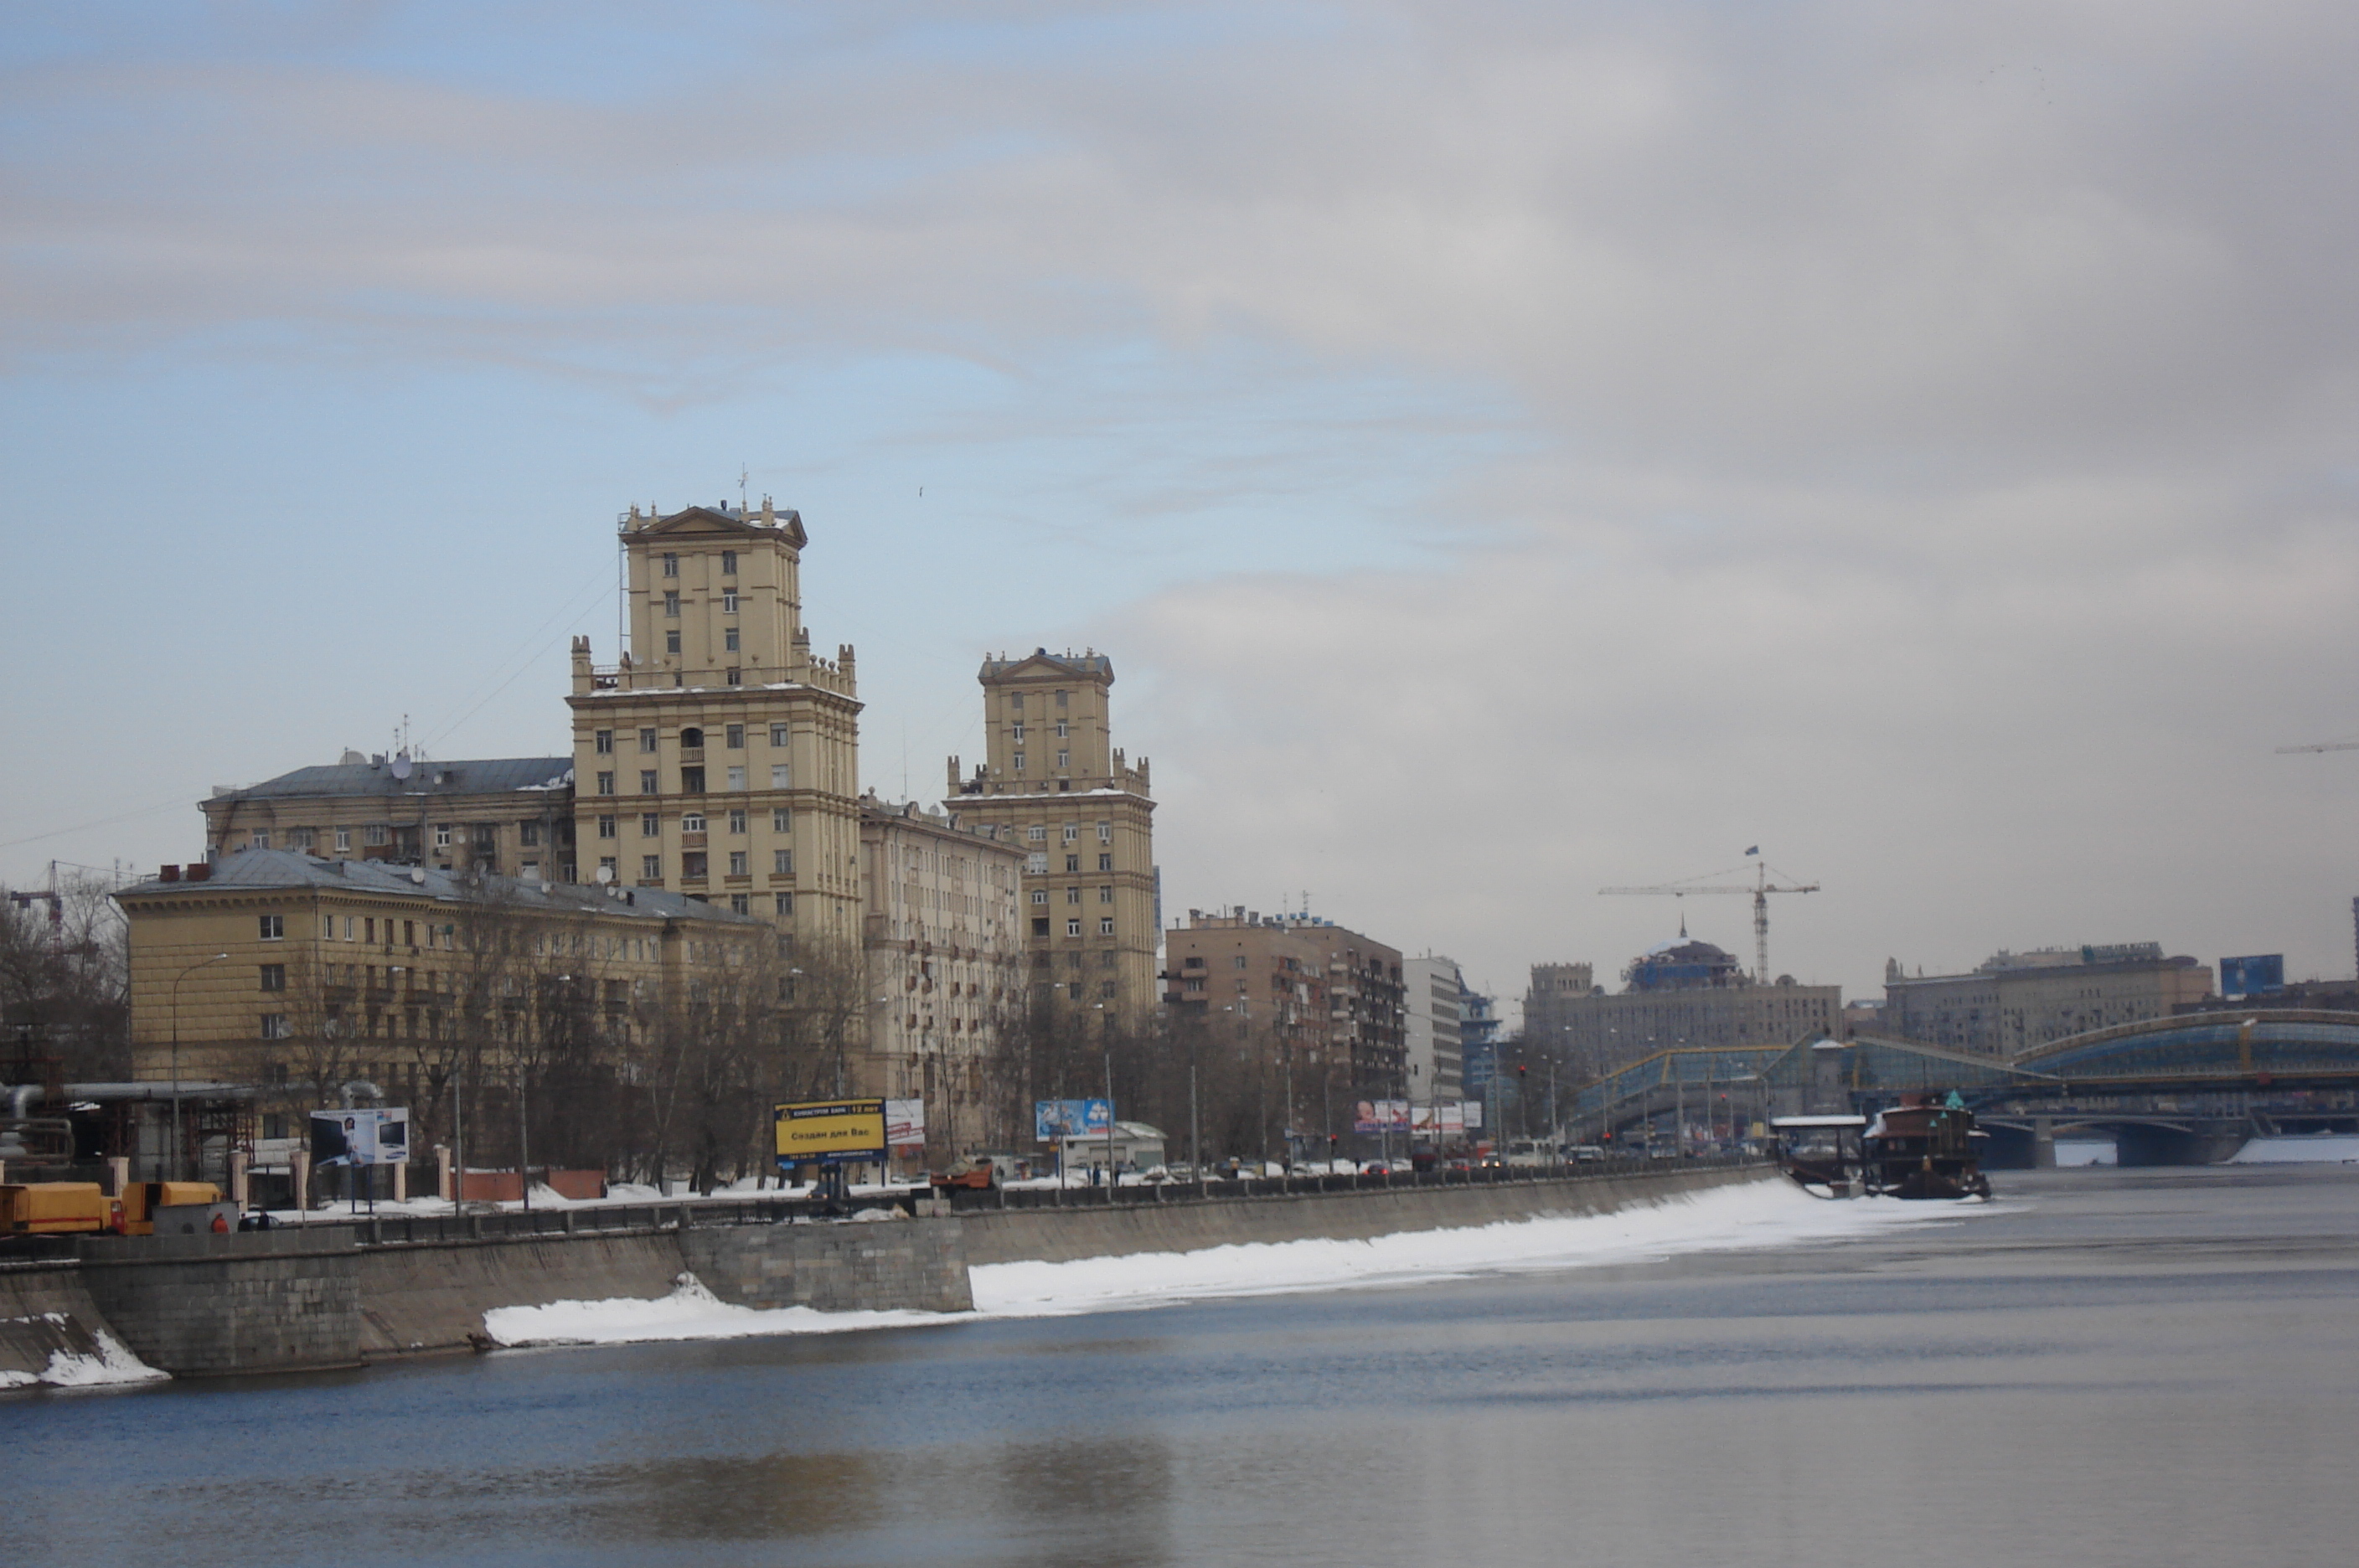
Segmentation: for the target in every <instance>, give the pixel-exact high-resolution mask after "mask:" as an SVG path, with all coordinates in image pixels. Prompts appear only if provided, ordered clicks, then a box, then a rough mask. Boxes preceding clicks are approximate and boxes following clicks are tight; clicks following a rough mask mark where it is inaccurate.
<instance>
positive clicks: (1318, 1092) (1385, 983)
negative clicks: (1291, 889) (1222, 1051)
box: [1164, 905, 1408, 1127]
mask: <svg viewBox="0 0 2359 1568" xmlns="http://www.w3.org/2000/svg"><path fill="white" fill-rule="evenodd" d="M1164 950H1165V955H1166V958H1167V960H1168V962H1169V982H1168V984H1169V990H1168V991H1167V992H1166V993H1165V997H1166V1000H1168V1001H1169V1003H1170V1004H1171V1005H1172V1006H1173V1007H1179V1008H1182V1009H1185V1010H1187V1011H1190V1012H1193V1013H1196V1014H1198V1015H1199V1016H1201V1018H1203V1019H1204V1020H1205V1022H1206V1023H1207V1024H1208V1025H1210V1026H1211V1027H1212V1028H1213V1029H1216V1030H1221V1029H1223V1026H1225V1032H1226V1033H1228V1034H1229V1035H1231V1036H1232V1037H1233V1038H1234V1039H1235V1040H1238V1041H1239V1042H1240V1043H1241V1044H1245V1045H1247V1046H1249V1047H1251V1048H1254V1049H1258V1050H1263V1051H1267V1052H1269V1054H1270V1058H1271V1060H1272V1061H1273V1062H1276V1063H1277V1065H1278V1066H1279V1067H1281V1068H1282V1069H1284V1070H1285V1071H1286V1072H1287V1073H1288V1084H1289V1085H1290V1088H1291V1091H1292V1092H1291V1093H1290V1094H1289V1098H1288V1105H1289V1107H1290V1111H1291V1115H1290V1116H1289V1121H1288V1125H1289V1126H1293V1127H1303V1126H1314V1127H1324V1126H1326V1125H1327V1117H1326V1114H1325V1110H1324V1107H1326V1106H1331V1105H1332V1103H1333V1102H1334V1100H1335V1099H1336V1098H1337V1097H1338V1096H1343V1097H1353V1098H1367V1097H1376V1098H1386V1099H1405V1098H1408V1093H1407V1089H1408V1051H1407V1022H1408V1018H1407V1011H1408V1009H1407V1006H1406V997H1407V990H1406V985H1405V973H1404V970H1403V966H1402V962H1401V955H1400V952H1399V950H1398V949H1397V948H1392V947H1387V946H1386V945H1385V944H1384V943H1383V942H1377V941H1375V940H1374V939H1373V938H1370V937H1365V936H1363V935H1361V934H1360V933H1359V932H1357V931H1351V930H1349V929H1347V928H1345V927H1343V926H1339V925H1336V924H1334V923H1333V922H1332V921H1330V920H1314V919H1312V918H1310V917H1308V916H1301V915H1270V916H1266V917H1265V916H1263V915H1262V914H1261V913H1260V912H1259V911H1258V910H1250V909H1245V907H1244V906H1243V905H1238V906H1236V907H1234V908H1233V909H1219V910H1213V911H1211V912H1209V913H1208V912H1207V911H1205V910H1202V909H1190V910H1189V911H1188V923H1187V924H1186V925H1184V926H1174V927H1173V928H1172V929H1171V930H1170V931H1168V932H1166V933H1165V935H1164ZM1312 1104H1319V1105H1321V1106H1322V1114H1321V1117H1320V1118H1319V1119H1318V1120H1316V1121H1312V1122H1308V1123H1306V1122H1304V1121H1302V1120H1301V1119H1299V1118H1300V1117H1301V1116H1303V1115H1304V1114H1305V1111H1304V1107H1306V1106H1308V1105H1312Z"/></svg>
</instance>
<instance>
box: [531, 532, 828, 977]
mask: <svg viewBox="0 0 2359 1568" xmlns="http://www.w3.org/2000/svg"><path fill="white" fill-rule="evenodd" d="M621 534H622V544H623V550H624V555H625V581H626V583H627V585H628V596H629V612H628V619H629V626H630V646H629V648H626V649H625V650H622V652H621V655H620V657H619V659H617V661H616V662H615V663H614V664H612V665H599V664H594V663H592V654H591V647H590V639H589V638H587V637H577V638H575V639H574V643H573V692H572V695H571V696H570V697H569V698H567V702H568V704H569V705H570V706H571V708H572V710H573V774H574V786H575V798H574V813H575V818H574V820H575V829H574V833H575V840H576V850H577V855H578V859H579V864H580V870H581V874H582V878H583V879H584V880H590V881H604V882H607V883H610V884H614V885H619V886H623V887H643V888H648V889H664V890H667V891H672V892H679V893H685V894H687V895H689V896H690V897H691V898H705V899H709V900H711V901H712V902H714V903H717V904H720V905H723V907H725V908H727V909H731V910H734V911H735V912H738V913H741V914H744V913H751V914H756V915H759V916H761V917H762V918H764V919H766V920H771V921H772V922H774V923H775V924H777V926H779V927H780V928H781V929H783V930H785V931H788V932H791V933H793V934H795V935H796V936H797V937H798V939H799V940H800V941H801V942H805V943H810V942H815V941H822V940H824V941H828V942H843V943H844V944H846V945H847V947H849V946H851V945H853V944H856V943H857V942H858V941H859V939H860V877H859V858H858V851H859V842H860V808H859V800H858V796H859V783H858V779H859V761H860V758H859V715H860V702H859V700H858V697H857V694H856V693H857V686H856V681H855V680H854V670H853V651H852V649H851V648H850V647H849V646H846V647H843V648H840V649H839V650H838V653H837V658H836V659H834V660H832V661H830V660H828V659H821V658H820V657H818V656H817V655H815V654H813V653H812V652H811V648H810V633H809V631H808V630H806V629H805V627H804V626H803V624H802V595H801V588H800V582H799V573H800V570H801V561H802V556H801V551H802V548H803V546H804V545H805V544H806V543H808V542H809V540H808V536H807V535H806V534H805V533H804V531H803V526H802V520H801V518H800V517H799V516H798V515H797V514H795V513H793V512H790V511H787V512H782V511H778V510H777V509H775V508H774V507H773V506H772V505H771V503H770V502H769V501H768V500H767V499H765V500H764V501H763V502H762V504H761V506H760V507H759V508H748V509H745V510H742V511H741V510H739V509H736V508H727V507H708V506H690V507H689V508H687V509H686V510H684V511H679V512H673V513H669V514H666V515H658V514H656V513H654V512H641V511H640V510H639V509H638V508H637V507H636V506H634V507H632V508H631V510H630V511H629V513H627V514H626V515H625V517H623V519H622V524H621Z"/></svg>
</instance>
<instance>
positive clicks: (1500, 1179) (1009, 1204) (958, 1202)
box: [949, 1154, 1769, 1214]
mask: <svg viewBox="0 0 2359 1568" xmlns="http://www.w3.org/2000/svg"><path fill="white" fill-rule="evenodd" d="M1768 1163H1769V1161H1767V1160H1764V1159H1762V1158H1760V1157H1759V1156H1757V1155H1750V1154H1715V1155H1701V1156H1689V1157H1686V1158H1683V1159H1678V1160H1650V1159H1644V1158H1613V1159H1607V1160H1588V1161H1584V1162H1581V1163H1577V1164H1576V1163H1572V1162H1570V1161H1567V1162H1563V1163H1559V1164H1554V1165H1548V1166H1540V1167H1535V1168H1517V1169H1515V1170H1504V1169H1493V1170H1481V1171H1473V1170H1470V1171H1448V1170H1439V1171H1360V1172H1358V1173H1356V1174H1353V1175H1343V1176H1247V1177H1243V1178H1240V1179H1238V1180H1235V1181H1164V1182H1157V1183H1145V1182H1142V1183H1140V1184H1139V1185H1136V1186H1131V1187H1116V1188H1111V1189H1109V1188H1105V1187H1065V1188H1057V1187H1048V1188H1030V1187H1023V1188H1014V1189H1010V1188H1005V1187H1002V1188H996V1189H994V1190H993V1191H991V1192H978V1191H975V1190H973V1189H953V1190H952V1191H951V1193H950V1194H949V1195H950V1199H951V1212H952V1213H954V1214H967V1213H971V1212H973V1211H975V1210H979V1209H1060V1208H1066V1209H1070V1208H1084V1207H1087V1208H1105V1207H1108V1206H1111V1205H1113V1204H1121V1205H1123V1206H1125V1207H1138V1206H1148V1207H1151V1206H1153V1205H1155V1204H1158V1203H1199V1202H1212V1203H1219V1202H1236V1201H1240V1200H1245V1199H1255V1198H1288V1197H1302V1196H1307V1195H1310V1194H1314V1193H1320V1192H1405V1191H1408V1190H1410V1189H1413V1188H1432V1187H1495V1186H1517V1185H1522V1186H1532V1185H1537V1184H1538V1183H1541V1182H1552V1181H1596V1180H1598V1179H1600V1178H1602V1177H1608V1176H1636V1175H1646V1174H1647V1173H1650V1172H1654V1173H1663V1174H1668V1173H1669V1172H1671V1171H1705V1170H1722V1169H1728V1168H1733V1167H1737V1166H1746V1165H1767V1164H1768Z"/></svg>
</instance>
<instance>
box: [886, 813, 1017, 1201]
mask: <svg viewBox="0 0 2359 1568" xmlns="http://www.w3.org/2000/svg"><path fill="white" fill-rule="evenodd" d="M860 867H861V871H860V881H861V902H862V906H863V908H864V910H865V911H866V913H865V917H864V920H865V928H866V936H865V944H864V945H865V948H866V954H867V966H866V974H867V984H868V987H869V992H870V996H871V997H872V1001H871V1004H870V1005H871V1006H872V1007H874V1009H875V1016H874V1018H872V1019H871V1022H870V1026H869V1029H868V1031H867V1040H866V1050H865V1051H864V1054H863V1056H862V1059H861V1066H860V1071H859V1072H858V1073H857V1074H856V1082H855V1083H854V1085H853V1088H854V1090H855V1091H856V1092H858V1093H861V1094H875V1095H879V1096H889V1097H891V1098H895V1099H919V1100H923V1101H924V1102H925V1106H926V1147H927V1158H928V1160H929V1162H931V1163H933V1164H936V1165H937V1166H939V1165H940V1163H942V1162H943V1161H944V1160H948V1159H951V1158H954V1157H955V1156H957V1155H958V1154H961V1153H963V1152H967V1151H969V1150H972V1149H979V1148H1006V1147H1007V1146H1008V1142H1009V1139H1010V1138H1011V1137H1012V1134H1013V1129H1011V1128H1010V1127H1006V1126H1003V1125H1001V1124H1002V1123H1004V1122H1005V1121H1006V1115H1005V1112H1006V1109H1007V1105H1008V1101H1007V1095H1006V1084H1005V1083H1001V1082H999V1081H998V1080H999V1079H1000V1078H1001V1077H1002V1076H1004V1074H1005V1071H1006V1051H1005V1047H1006V1029H1007V1025H1008V1022H1009V1020H1010V1019H1011V1018H1013V1017H1014V1016H1015V1015H1016V1013H1017V1012H1019V1011H1020V1010H1021V1004H1022V999H1023V986H1024V985H1025V974H1026V962H1025V943H1024V937H1023V934H1022V930H1023V928H1022V924H1021V921H1022V918H1023V917H1022V914H1021V909H1022V900H1023V881H1024V877H1023V873H1024V855H1023V852H1022V851H1021V850H1019V849H1017V848H1016V845H1014V844H1008V843H1006V842H1004V841H1001V840H998V839H996V838H995V837H993V836H991V835H989V834H987V833H984V832H983V831H981V830H980V829H978V828H976V827H975V826H973V824H970V823H966V822H961V821H959V820H958V819H957V818H955V817H952V816H951V815H949V814H948V813H946V812H938V811H926V810H924V809H923V808H922V807H920V806H919V805H918V804H916V803H915V802H914V801H912V802H908V803H904V804H887V803H886V802H884V801H881V800H876V799H875V798H874V797H870V798H868V799H864V800H862V802H861V811H860Z"/></svg>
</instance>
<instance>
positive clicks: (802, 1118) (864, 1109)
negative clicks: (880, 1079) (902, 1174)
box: [771, 1100, 888, 1165]
mask: <svg viewBox="0 0 2359 1568" xmlns="http://www.w3.org/2000/svg"><path fill="white" fill-rule="evenodd" d="M771 1116H772V1121H773V1123H774V1125H775V1127H776V1128H777V1139H778V1143H777V1149H778V1163H779V1164H781V1165H796V1164H800V1163H801V1162H802V1161H804V1160H820V1161H821V1162H823V1163H826V1164H836V1163H839V1162H842V1161H845V1160H882V1159H884V1158H885V1151H886V1148H887V1147H888V1146H887V1145H886V1141H885V1102H884V1101H882V1100H802V1101H798V1102H795V1103H793V1104H789V1105H777V1106H773V1107H772V1110H771Z"/></svg>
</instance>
